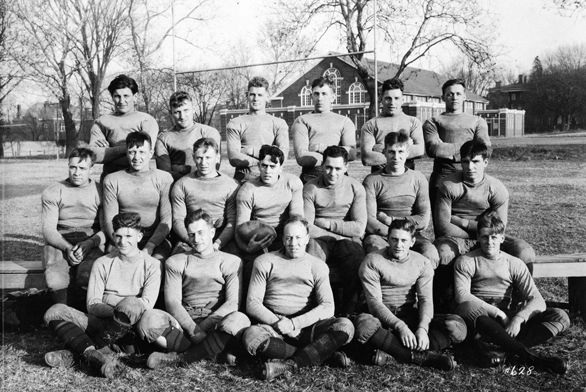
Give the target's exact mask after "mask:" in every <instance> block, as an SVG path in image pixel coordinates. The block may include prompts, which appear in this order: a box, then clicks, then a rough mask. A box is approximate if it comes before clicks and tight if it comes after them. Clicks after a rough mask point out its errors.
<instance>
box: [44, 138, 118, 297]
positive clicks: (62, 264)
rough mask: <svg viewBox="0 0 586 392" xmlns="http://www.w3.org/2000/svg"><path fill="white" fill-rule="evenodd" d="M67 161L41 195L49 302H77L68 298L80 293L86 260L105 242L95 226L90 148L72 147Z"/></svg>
mask: <svg viewBox="0 0 586 392" xmlns="http://www.w3.org/2000/svg"><path fill="white" fill-rule="evenodd" d="M68 165H69V176H68V178H67V179H66V180H64V181H60V182H58V183H57V184H53V185H51V186H49V187H48V188H47V189H45V190H44V191H43V195H42V196H41V202H42V213H41V220H42V225H43V237H44V239H45V242H46V245H45V246H44V247H43V266H44V268H45V281H46V282H47V287H48V288H49V289H51V296H52V298H53V301H54V302H55V303H63V304H69V305H72V306H74V307H79V306H81V307H82V306H83V304H78V303H75V304H74V301H75V300H76V299H78V298H83V297H85V295H84V293H83V292H82V291H81V290H80V289H81V288H82V287H87V284H88V280H89V277H90V271H91V270H92V265H93V263H94V261H95V260H96V259H97V258H98V257H100V256H102V255H103V254H104V252H103V250H104V245H105V243H106V237H105V236H104V233H103V232H102V231H101V230H100V226H101V225H100V218H101V209H102V194H101V190H100V186H99V184H98V183H96V182H95V181H94V180H92V179H91V178H90V177H91V174H92V167H93V165H94V154H93V152H92V151H91V150H88V149H87V148H76V149H74V150H73V151H71V153H70V154H69V161H68ZM73 282H74V283H73ZM82 301H83V300H82Z"/></svg>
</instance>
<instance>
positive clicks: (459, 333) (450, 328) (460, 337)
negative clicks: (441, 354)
mask: <svg viewBox="0 0 586 392" xmlns="http://www.w3.org/2000/svg"><path fill="white" fill-rule="evenodd" d="M444 324H445V326H446V330H447V332H448V336H449V337H450V340H451V341H452V343H460V342H463V341H464V340H465V339H466V336H467V335H468V328H467V327H466V322H465V321H464V319H463V318H462V317H460V316H458V315H457V314H448V315H446V318H445V320H444Z"/></svg>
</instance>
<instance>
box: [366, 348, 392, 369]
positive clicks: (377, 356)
mask: <svg viewBox="0 0 586 392" xmlns="http://www.w3.org/2000/svg"><path fill="white" fill-rule="evenodd" d="M371 362H372V364H373V365H376V366H384V365H386V364H389V363H392V362H395V358H393V356H392V355H391V354H387V353H386V352H384V351H383V350H378V349H377V350H374V352H373V353H372V359H371Z"/></svg>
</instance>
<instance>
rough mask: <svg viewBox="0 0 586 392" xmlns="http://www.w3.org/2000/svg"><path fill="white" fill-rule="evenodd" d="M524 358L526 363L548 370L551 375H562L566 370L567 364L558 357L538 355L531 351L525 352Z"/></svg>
mask: <svg viewBox="0 0 586 392" xmlns="http://www.w3.org/2000/svg"><path fill="white" fill-rule="evenodd" d="M524 357H525V360H526V361H527V362H530V363H532V364H533V365H535V367H538V368H540V369H543V370H549V371H550V372H552V373H557V374H564V373H565V372H566V371H567V370H568V362H567V361H566V360H565V359H563V358H560V357H554V356H547V355H543V354H539V353H536V352H535V351H533V350H531V349H527V350H526V352H525V355H524Z"/></svg>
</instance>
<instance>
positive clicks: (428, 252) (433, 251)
mask: <svg viewBox="0 0 586 392" xmlns="http://www.w3.org/2000/svg"><path fill="white" fill-rule="evenodd" d="M419 249H420V251H421V254H422V255H423V256H425V257H426V258H427V259H428V260H429V261H430V262H431V266H432V267H433V269H436V268H437V266H438V265H439V264H440V255H439V253H438V251H437V248H436V247H435V246H434V245H433V244H432V243H431V242H429V243H424V244H421V247H420V248H419Z"/></svg>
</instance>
